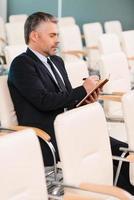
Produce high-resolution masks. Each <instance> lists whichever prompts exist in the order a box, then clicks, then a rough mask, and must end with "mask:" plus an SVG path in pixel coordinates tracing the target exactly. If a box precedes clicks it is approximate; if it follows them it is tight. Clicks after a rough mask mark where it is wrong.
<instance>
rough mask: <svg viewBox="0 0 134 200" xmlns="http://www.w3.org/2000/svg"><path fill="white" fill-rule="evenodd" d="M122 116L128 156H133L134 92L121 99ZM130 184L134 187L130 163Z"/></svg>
mask: <svg viewBox="0 0 134 200" xmlns="http://www.w3.org/2000/svg"><path fill="white" fill-rule="evenodd" d="M122 108H123V114H124V115H123V116H124V121H125V127H126V133H127V138H128V147H129V148H128V150H126V152H130V154H131V153H132V154H134V123H133V118H134V91H133V90H132V91H131V92H128V93H126V94H124V95H123V97H122ZM129 177H130V182H131V184H132V185H134V164H133V163H130V174H129Z"/></svg>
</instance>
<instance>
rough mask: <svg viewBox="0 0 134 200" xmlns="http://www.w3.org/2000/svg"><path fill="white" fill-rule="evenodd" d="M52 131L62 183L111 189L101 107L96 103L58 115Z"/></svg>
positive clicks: (104, 125) (111, 181) (111, 171)
mask: <svg viewBox="0 0 134 200" xmlns="http://www.w3.org/2000/svg"><path fill="white" fill-rule="evenodd" d="M54 127H55V133H56V140H57V144H58V148H59V153H60V158H61V162H62V167H63V177H64V183H65V184H69V185H73V186H79V184H80V183H81V182H90V183H98V184H99V183H100V184H109V185H112V183H113V168H112V157H111V148H110V143H109V136H108V132H107V125H106V120H105V116H104V112H103V109H102V107H101V105H100V104H99V103H97V102H96V103H92V104H89V105H86V106H82V107H79V108H76V109H73V110H70V111H67V112H65V113H63V114H60V115H58V116H57V117H56V120H55V122H54Z"/></svg>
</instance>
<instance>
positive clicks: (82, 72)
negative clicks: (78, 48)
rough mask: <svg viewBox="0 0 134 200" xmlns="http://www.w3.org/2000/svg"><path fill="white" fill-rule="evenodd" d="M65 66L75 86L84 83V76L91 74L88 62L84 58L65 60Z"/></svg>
mask: <svg viewBox="0 0 134 200" xmlns="http://www.w3.org/2000/svg"><path fill="white" fill-rule="evenodd" d="M65 67H66V70H67V74H68V77H69V80H70V82H71V85H72V87H73V88H75V87H78V86H80V85H82V84H83V78H87V77H88V76H89V73H88V68H87V64H86V62H85V61H84V60H77V61H72V62H69V61H68V62H65Z"/></svg>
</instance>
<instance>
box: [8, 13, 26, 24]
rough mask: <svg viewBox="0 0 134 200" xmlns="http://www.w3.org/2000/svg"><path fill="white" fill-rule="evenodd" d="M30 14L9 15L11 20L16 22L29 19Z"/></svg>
mask: <svg viewBox="0 0 134 200" xmlns="http://www.w3.org/2000/svg"><path fill="white" fill-rule="evenodd" d="M27 17H28V15H26V14H19V15H10V16H9V22H10V23H14V22H25V20H26V19H27Z"/></svg>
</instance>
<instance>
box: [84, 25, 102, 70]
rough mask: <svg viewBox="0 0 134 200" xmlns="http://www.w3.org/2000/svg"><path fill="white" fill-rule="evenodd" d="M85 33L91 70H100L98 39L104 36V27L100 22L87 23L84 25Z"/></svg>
mask: <svg viewBox="0 0 134 200" xmlns="http://www.w3.org/2000/svg"><path fill="white" fill-rule="evenodd" d="M83 33H84V38H85V43H86V50H87V52H88V63H89V66H90V68H92V69H95V70H96V69H97V70H98V60H99V58H100V52H99V49H98V38H99V36H100V35H102V34H103V29H102V25H101V23H99V22H96V23H87V24H84V25H83Z"/></svg>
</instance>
